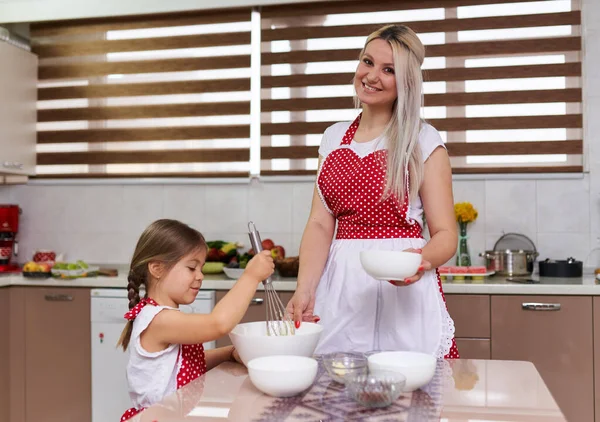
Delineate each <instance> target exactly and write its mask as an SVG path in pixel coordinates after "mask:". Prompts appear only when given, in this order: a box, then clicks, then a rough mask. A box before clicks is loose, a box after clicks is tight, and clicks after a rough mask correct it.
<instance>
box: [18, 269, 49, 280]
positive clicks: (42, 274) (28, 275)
mask: <svg viewBox="0 0 600 422" xmlns="http://www.w3.org/2000/svg"><path fill="white" fill-rule="evenodd" d="M51 276H52V273H51V272H49V271H48V272H44V271H23V277H25V278H38V279H39V278H48V277H51Z"/></svg>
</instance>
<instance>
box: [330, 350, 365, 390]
mask: <svg viewBox="0 0 600 422" xmlns="http://www.w3.org/2000/svg"><path fill="white" fill-rule="evenodd" d="M321 362H323V366H324V367H325V370H326V371H327V373H328V374H329V376H330V377H331V378H332V379H333V380H334V381H335V382H338V383H340V384H344V383H345V379H346V377H347V376H357V375H366V374H367V372H368V364H369V361H368V360H367V358H366V356H364V355H363V354H360V353H351V352H348V353H346V352H336V353H329V354H327V355H323V356H322V358H321Z"/></svg>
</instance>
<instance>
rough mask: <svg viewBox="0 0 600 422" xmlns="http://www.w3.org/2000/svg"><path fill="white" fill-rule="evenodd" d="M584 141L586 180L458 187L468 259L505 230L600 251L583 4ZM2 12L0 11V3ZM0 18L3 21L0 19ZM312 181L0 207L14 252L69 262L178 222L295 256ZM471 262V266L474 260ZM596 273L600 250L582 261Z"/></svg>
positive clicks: (589, 39)
mask: <svg viewBox="0 0 600 422" xmlns="http://www.w3.org/2000/svg"><path fill="white" fill-rule="evenodd" d="M582 3H583V4H582V9H583V12H582V17H583V24H582V30H583V36H584V58H583V72H584V78H583V83H584V110H585V112H584V113H585V114H584V126H585V129H584V139H585V141H586V147H587V149H588V154H587V161H588V165H589V172H588V173H586V174H585V175H584V177H583V178H555V179H552V178H547V177H542V176H540V177H538V178H535V177H527V178H521V179H519V178H504V179H485V178H480V179H476V178H473V179H464V178H461V179H458V180H455V182H454V195H455V200H456V201H471V202H472V203H473V204H474V205H475V207H476V208H477V209H478V210H479V212H480V217H479V219H478V220H477V221H476V222H475V223H474V224H473V225H472V227H471V228H470V230H469V235H470V240H469V243H470V246H471V250H472V255H473V258H476V256H477V253H479V252H482V251H484V250H486V249H491V248H492V247H493V246H494V243H495V241H496V240H497V239H498V238H499V237H500V236H501V235H502V233H503V232H519V233H523V234H526V235H527V236H529V237H530V238H531V239H532V240H533V241H534V242H535V244H536V245H537V247H538V249H539V251H540V258H542V259H543V258H546V257H552V258H566V257H567V256H573V257H575V258H577V259H580V260H584V259H585V258H586V257H587V255H588V253H589V252H590V250H592V249H593V248H597V247H598V248H600V135H599V134H600V119H598V118H597V116H598V115H600V73H599V72H597V69H598V68H600V2H598V1H596V0H582ZM0 4H1V3H0ZM1 12H2V11H1V10H0V15H1ZM312 189H313V187H312V183H311V182H310V181H306V182H287V183H284V182H263V183H254V184H251V185H248V184H233V185H215V184H204V185H172V184H170V185H75V186H65V185H27V186H13V187H3V188H0V201H2V202H9V201H10V202H16V203H18V204H20V205H21V207H22V208H23V216H22V217H23V218H22V231H21V250H22V253H23V258H22V259H28V258H29V254H30V253H31V251H32V250H33V249H34V248H53V249H56V250H58V251H63V252H65V253H67V258H69V259H79V258H81V259H86V260H89V261H93V262H101V263H126V262H127V261H128V260H129V258H130V254H131V252H132V250H133V247H134V245H135V241H136V239H137V236H139V234H140V233H141V231H142V230H143V228H144V227H145V226H146V225H147V224H148V223H149V222H150V221H152V220H154V219H157V218H161V217H169V218H177V219H181V220H183V221H185V222H187V223H189V224H192V225H194V226H195V227H197V228H199V229H200V230H201V231H203V232H204V233H205V234H206V236H207V237H208V238H210V239H217V238H224V239H231V240H238V241H241V242H243V243H244V244H246V245H247V244H248V240H247V235H246V227H245V224H246V222H247V221H248V220H249V219H252V220H254V221H255V223H256V224H257V226H258V228H259V230H261V232H262V236H263V238H266V237H272V238H273V239H274V240H275V241H276V242H277V243H281V244H282V245H283V246H284V247H286V249H288V253H289V254H296V253H297V250H298V246H299V243H300V239H301V235H302V230H303V227H304V224H305V223H306V219H307V216H308V212H309V208H310V199H311V195H312ZM475 261H477V259H475ZM587 264H588V265H590V266H596V265H598V266H600V251H599V252H598V253H595V254H593V255H592V257H591V259H590V261H589V262H588V263H587Z"/></svg>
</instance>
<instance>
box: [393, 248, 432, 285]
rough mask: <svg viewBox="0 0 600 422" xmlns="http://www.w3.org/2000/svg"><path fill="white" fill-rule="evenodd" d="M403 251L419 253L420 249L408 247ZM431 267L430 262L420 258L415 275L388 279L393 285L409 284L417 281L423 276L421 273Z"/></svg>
mask: <svg viewBox="0 0 600 422" xmlns="http://www.w3.org/2000/svg"><path fill="white" fill-rule="evenodd" d="M404 252H414V253H418V254H420V253H421V252H422V251H421V249H413V248H409V249H405V250H404ZM430 269H431V263H430V262H429V261H425V260H424V259H423V258H421V265H420V266H419V268H418V270H417V273H416V274H415V275H413V276H412V277H408V278H405V279H404V280H388V281H389V282H390V283H391V284H393V285H394V286H398V287H400V286H408V285H410V284H413V283H416V282H417V281H419V280H420V279H421V277H423V274H424V273H425V271H429V270H430Z"/></svg>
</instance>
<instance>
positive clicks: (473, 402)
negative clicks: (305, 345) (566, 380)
mask: <svg viewBox="0 0 600 422" xmlns="http://www.w3.org/2000/svg"><path fill="white" fill-rule="evenodd" d="M216 418H219V420H231V421H236V422H243V421H320V420H344V421H383V420H397V421H419V422H428V421H432V422H433V421H435V422H438V421H440V420H441V419H442V418H443V419H442V420H445V421H447V422H464V421H468V420H477V421H479V422H500V421H508V420H512V421H515V420H520V421H525V420H527V421H529V422H542V421H543V422H559V421H560V422H562V421H566V419H565V418H564V416H563V414H562V412H561V411H560V409H559V408H558V406H557V404H556V402H555V401H554V399H553V398H552V395H551V394H550V392H549V391H548V388H547V387H546V385H545V384H544V381H543V380H542V378H541V377H540V375H539V373H538V371H537V370H536V369H535V367H534V365H533V364H532V363H530V362H520V361H499V360H494V361H490V360H465V359H461V360H453V361H440V362H439V364H438V368H437V371H436V375H435V377H434V378H433V380H432V381H431V382H430V383H429V384H428V385H427V386H425V387H423V388H422V389H420V390H417V391H416V392H413V393H404V394H403V395H402V396H401V397H400V398H399V399H398V400H397V401H396V402H395V403H393V404H392V405H391V406H389V407H388V408H384V409H374V410H370V409H365V408H362V407H360V406H359V405H358V404H356V403H355V402H353V401H352V400H351V399H348V398H346V396H345V394H344V387H343V386H341V385H340V384H337V383H335V382H333V381H332V380H331V378H329V376H328V375H327V373H326V372H325V371H324V370H323V368H322V367H319V373H318V374H317V378H316V380H315V383H314V384H313V386H312V387H311V388H310V389H309V390H308V391H306V392H305V393H303V394H301V395H300V396H296V397H291V398H287V399H282V398H279V399H278V398H272V397H269V396H266V395H264V394H262V393H261V392H259V391H258V390H257V389H256V388H255V387H254V386H253V384H252V382H251V381H250V379H249V378H248V375H247V370H246V368H245V367H243V366H242V365H238V364H234V363H224V364H222V365H220V366H218V367H217V368H215V369H213V370H212V371H210V372H208V373H207V374H206V375H204V376H203V377H201V378H199V379H197V380H196V381H194V382H191V383H190V384H188V385H187V386H185V387H183V388H181V389H180V390H178V391H177V392H175V393H174V394H173V395H171V396H169V397H167V398H165V400H164V401H162V402H161V403H159V404H157V405H154V406H151V407H150V408H148V409H147V410H145V411H144V412H142V413H140V414H139V415H137V416H135V417H134V418H132V419H130V421H132V422H141V421H157V422H162V421H167V420H168V421H171V422H178V421H181V422H184V421H213V420H216Z"/></svg>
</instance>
